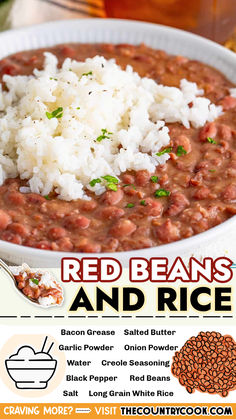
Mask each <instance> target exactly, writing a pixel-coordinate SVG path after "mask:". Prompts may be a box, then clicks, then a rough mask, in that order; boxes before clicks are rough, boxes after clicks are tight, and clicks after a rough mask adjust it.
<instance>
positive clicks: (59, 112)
mask: <svg viewBox="0 0 236 419" xmlns="http://www.w3.org/2000/svg"><path fill="white" fill-rule="evenodd" d="M46 116H47V118H48V119H52V118H57V119H58V118H61V117H62V116H63V108H61V107H59V108H57V109H55V111H52V112H46Z"/></svg>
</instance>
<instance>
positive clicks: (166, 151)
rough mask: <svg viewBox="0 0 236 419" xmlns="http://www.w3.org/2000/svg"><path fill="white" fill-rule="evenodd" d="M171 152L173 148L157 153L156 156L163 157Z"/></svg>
mask: <svg viewBox="0 0 236 419" xmlns="http://www.w3.org/2000/svg"><path fill="white" fill-rule="evenodd" d="M171 151H172V147H167V148H164V150H162V151H159V152H158V153H156V156H163V154H166V153H170V152H171Z"/></svg>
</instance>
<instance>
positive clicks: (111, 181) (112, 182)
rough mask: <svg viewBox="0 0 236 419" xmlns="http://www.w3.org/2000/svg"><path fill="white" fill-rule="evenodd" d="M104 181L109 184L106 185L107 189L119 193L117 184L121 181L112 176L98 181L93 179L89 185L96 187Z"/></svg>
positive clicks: (103, 177) (102, 177)
mask: <svg viewBox="0 0 236 419" xmlns="http://www.w3.org/2000/svg"><path fill="white" fill-rule="evenodd" d="M102 179H104V180H105V181H106V182H107V183H106V185H105V186H106V188H107V189H110V190H111V191H115V192H116V191H117V189H118V187H117V183H119V179H117V178H116V177H114V176H111V175H106V176H101V178H97V179H92V180H91V181H90V182H89V184H90V186H92V187H93V186H95V185H96V183H101V182H102Z"/></svg>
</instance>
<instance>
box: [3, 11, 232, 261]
mask: <svg viewBox="0 0 236 419" xmlns="http://www.w3.org/2000/svg"><path fill="white" fill-rule="evenodd" d="M65 25H70V27H72V26H73V27H75V26H76V25H80V28H81V26H82V27H89V26H90V25H93V26H94V25H95V26H96V27H104V26H105V27H107V29H108V30H109V29H110V30H114V26H115V27H116V29H118V28H119V29H123V28H124V27H125V28H128V29H129V30H132V29H137V28H140V29H143V30H146V31H147V32H150V33H152V32H153V31H157V32H158V31H159V32H163V34H164V35H165V34H167V35H168V34H170V35H172V36H173V37H175V36H176V37H177V38H178V40H179V41H181V40H183V39H186V38H188V39H189V41H190V42H192V43H193V44H199V47H201V45H202V46H203V47H205V48H206V47H209V49H210V51H214V52H215V54H216V53H217V54H218V55H219V56H221V57H222V55H223V58H224V57H228V58H229V59H231V60H235V64H236V54H235V53H234V52H232V51H230V50H228V49H226V48H225V47H223V46H222V45H219V44H217V43H215V42H213V41H211V40H209V39H206V38H203V37H202V36H200V35H196V34H193V33H190V32H187V31H184V30H181V29H177V28H172V27H169V26H165V25H160V24H155V23H149V22H142V21H136V20H129V19H110V18H109V19H101V18H88V19H64V20H59V21H58V20H57V21H49V22H44V23H41V24H38V25H30V26H27V27H23V28H17V29H11V30H7V31H4V32H2V33H1V34H0V40H4V38H6V37H8V36H10V37H15V38H16V39H17V35H19V36H20V37H23V36H29V35H30V34H35V35H36V36H37V32H42V31H44V30H50V31H53V30H54V28H57V29H58V30H59V28H64V26H65ZM69 42H73V41H69ZM74 42H79V41H78V40H77V41H74ZM82 42H84V41H82ZM87 42H88V43H89V42H93V43H97V42H102V41H89V40H88V41H87ZM103 42H105V41H103ZM60 43H62V42H54V43H52V44H50V42H49V43H48V45H46V44H45V45H44V47H47V46H48V47H50V46H51V45H56V44H60ZM65 43H68V41H65ZM114 43H115V42H114ZM16 45H17V41H16ZM18 45H19V44H18ZM38 48H41V46H38V47H36V49H38ZM26 49H34V48H33V47H32V46H31V47H30V48H21V49H20V48H18V47H17V48H16V51H15V52H18V51H24V50H26ZM167 49H168V48H167ZM176 52H177V53H178V49H177V51H176ZM11 53H14V52H11ZM0 54H1V53H0ZM201 61H202V62H204V60H202V59H201ZM213 66H214V65H213ZM215 67H216V68H217V66H215ZM223 74H224V73H223ZM226 77H227V75H226ZM235 83H236V80H235ZM235 225H236V216H234V215H232V217H231V218H230V219H228V220H226V221H224V222H223V223H221V224H219V225H217V226H215V227H212V228H210V229H209V230H206V231H204V232H202V233H199V234H196V235H194V236H191V237H189V238H186V239H181V240H178V241H176V242H172V243H166V244H163V245H160V246H153V247H151V248H144V249H134V250H129V251H121V252H106V253H105V252H104V253H81V252H65V251H53V250H43V249H38V248H33V247H27V246H23V245H17V244H14V243H10V242H7V241H3V240H0V254H1V252H2V251H3V252H4V253H8V255H9V256H10V255H11V254H12V256H13V257H14V258H15V257H19V258H21V259H22V258H23V257H24V255H25V256H26V258H27V257H28V258H30V257H31V258H32V259H34V260H36V259H37V260H39V259H42V260H43V259H44V260H45V267H47V266H54V267H58V260H59V261H60V260H61V259H62V258H64V257H67V258H68V257H70V258H79V259H80V258H83V257H88V258H89V257H100V258H102V257H104V258H106V257H108V258H110V257H113V258H114V257H115V258H116V259H118V260H124V261H125V263H126V264H127V262H128V260H129V259H130V258H131V257H143V258H145V257H148V256H149V253H150V252H152V254H153V253H156V254H157V256H160V255H161V254H162V255H165V254H167V255H168V256H171V255H174V254H175V255H178V254H180V255H181V254H182V253H184V251H186V250H187V249H190V248H191V247H195V246H196V245H197V244H200V245H201V244H202V243H203V242H206V241H207V240H208V241H210V240H211V239H214V237H216V236H218V235H219V233H220V232H222V233H224V232H225V231H226V230H229V229H230V227H233V226H235ZM48 261H50V264H49V265H47V262H48ZM52 263H54V265H52Z"/></svg>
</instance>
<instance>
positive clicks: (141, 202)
mask: <svg viewBox="0 0 236 419" xmlns="http://www.w3.org/2000/svg"><path fill="white" fill-rule="evenodd" d="M140 205H143V206H144V207H146V205H147V204H146V201H145V199H142V201H140Z"/></svg>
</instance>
